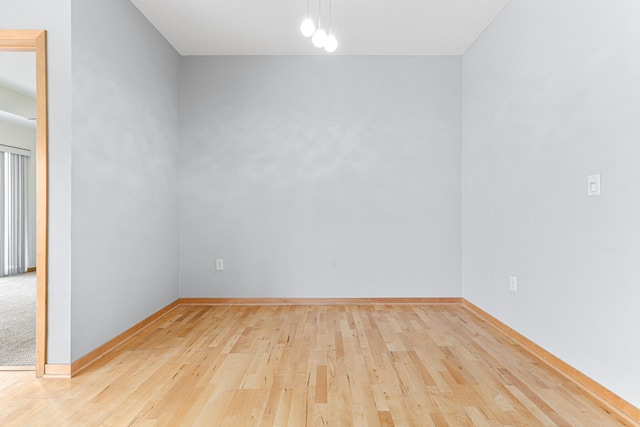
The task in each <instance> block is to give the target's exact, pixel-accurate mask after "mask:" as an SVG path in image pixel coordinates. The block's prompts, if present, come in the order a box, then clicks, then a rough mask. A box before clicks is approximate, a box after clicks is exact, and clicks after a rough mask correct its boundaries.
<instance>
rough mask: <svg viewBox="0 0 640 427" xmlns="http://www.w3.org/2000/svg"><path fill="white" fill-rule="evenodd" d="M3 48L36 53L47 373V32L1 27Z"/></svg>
mask: <svg viewBox="0 0 640 427" xmlns="http://www.w3.org/2000/svg"><path fill="white" fill-rule="evenodd" d="M0 51H25V52H35V54H36V110H37V116H38V120H37V122H36V139H37V142H36V153H37V159H38V169H37V172H36V175H37V178H36V181H37V183H36V186H37V191H38V194H37V211H38V212H37V220H36V223H37V225H36V228H37V244H36V246H37V260H36V282H37V297H36V301H37V302H36V377H42V376H44V374H45V363H46V360H47V260H48V255H47V251H48V223H49V222H48V221H49V217H48V215H49V185H48V179H49V178H48V176H49V175H48V167H49V157H48V135H49V124H48V99H47V92H48V91H47V33H46V31H44V30H0Z"/></svg>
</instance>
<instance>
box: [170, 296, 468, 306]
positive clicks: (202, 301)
mask: <svg viewBox="0 0 640 427" xmlns="http://www.w3.org/2000/svg"><path fill="white" fill-rule="evenodd" d="M178 301H179V303H180V304H182V305H367V304H461V303H462V298H180V299H179V300H178Z"/></svg>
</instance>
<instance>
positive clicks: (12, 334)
mask: <svg viewBox="0 0 640 427" xmlns="http://www.w3.org/2000/svg"><path fill="white" fill-rule="evenodd" d="M35 364H36V273H26V274H20V275H17V276H10V277H1V278H0V366H33V365H35Z"/></svg>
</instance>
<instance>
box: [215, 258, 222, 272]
mask: <svg viewBox="0 0 640 427" xmlns="http://www.w3.org/2000/svg"><path fill="white" fill-rule="evenodd" d="M216 270H218V271H222V270H224V260H223V259H217V260H216Z"/></svg>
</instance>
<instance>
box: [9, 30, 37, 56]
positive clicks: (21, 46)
mask: <svg viewBox="0 0 640 427" xmlns="http://www.w3.org/2000/svg"><path fill="white" fill-rule="evenodd" d="M43 32H44V31H42V30H0V41H1V42H0V44H1V49H0V50H5V51H6V50H10V51H22V52H34V51H35V50H36V46H37V40H38V38H39V37H40V36H41V34H42V33H43Z"/></svg>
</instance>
